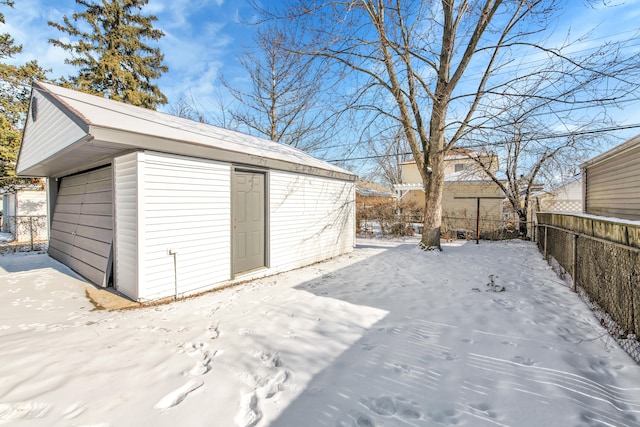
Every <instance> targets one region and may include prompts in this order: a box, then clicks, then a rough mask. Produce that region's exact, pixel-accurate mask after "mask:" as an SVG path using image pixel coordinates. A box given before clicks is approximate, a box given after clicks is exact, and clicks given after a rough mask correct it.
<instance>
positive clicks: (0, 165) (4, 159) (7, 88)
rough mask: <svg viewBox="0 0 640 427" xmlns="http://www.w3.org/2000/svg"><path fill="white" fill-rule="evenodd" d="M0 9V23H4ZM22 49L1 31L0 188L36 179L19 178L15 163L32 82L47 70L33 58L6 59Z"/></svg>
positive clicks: (7, 3) (3, 3)
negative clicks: (18, 62)
mask: <svg viewBox="0 0 640 427" xmlns="http://www.w3.org/2000/svg"><path fill="white" fill-rule="evenodd" d="M0 5H6V6H9V7H13V2H12V1H0ZM4 23H5V20H4V15H3V14H2V12H0V25H2V24H4ZM20 52H22V46H20V45H16V44H15V41H14V40H13V38H12V37H11V35H10V34H8V33H3V34H0V188H5V189H7V188H10V187H12V186H16V185H22V184H30V183H36V182H39V180H37V179H36V180H34V179H19V178H17V177H16V173H15V167H16V161H17V157H18V151H19V148H20V140H21V139H22V127H23V125H24V120H25V117H26V113H27V110H28V109H29V99H30V95H31V82H32V81H33V80H45V79H46V73H47V72H48V71H47V70H44V69H42V68H41V67H40V66H39V65H38V63H37V62H36V61H31V62H28V63H26V64H24V65H19V66H16V65H11V64H7V63H6V62H5V61H6V59H8V58H11V57H13V56H14V55H16V54H19V53H20Z"/></svg>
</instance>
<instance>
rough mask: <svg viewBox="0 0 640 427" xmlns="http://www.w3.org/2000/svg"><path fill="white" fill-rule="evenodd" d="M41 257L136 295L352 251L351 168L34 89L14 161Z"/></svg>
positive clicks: (61, 91)
mask: <svg viewBox="0 0 640 427" xmlns="http://www.w3.org/2000/svg"><path fill="white" fill-rule="evenodd" d="M17 172H18V174H20V175H21V176H32V177H47V178H49V179H48V197H49V215H50V222H51V224H50V230H51V237H50V241H49V254H50V255H51V256H52V257H53V258H55V259H57V260H59V261H61V262H62V263H64V264H66V265H68V266H69V267H71V268H72V269H73V270H75V271H77V272H78V273H80V274H81V275H83V276H84V277H85V278H87V279H88V280H90V281H91V282H93V283H95V284H97V285H100V286H108V285H113V286H114V287H115V288H116V289H117V290H118V291H120V292H121V293H123V294H125V295H127V296H128V297H130V298H132V299H133V300H136V301H149V300H155V299H160V298H165V297H172V296H175V297H178V296H182V295H187V294H193V293H197V292H201V291H205V290H208V289H212V288H215V287H220V286H223V285H225V284H228V283H230V282H233V281H239V280H247V279H250V278H255V277H259V276H265V275H269V274H274V273H278V272H281V271H286V270H290V269H294V268H297V267H301V266H304V265H308V264H311V263H314V262H317V261H321V260H323V259H327V258H330V257H334V256H337V255H340V254H342V253H346V252H349V251H351V250H353V246H354V244H355V224H354V220H355V206H354V205H355V176H354V175H353V174H351V173H349V172H347V171H345V170H343V169H340V168H338V167H336V166H334V165H331V164H328V163H326V162H323V161H321V160H318V159H315V158H313V157H311V156H309V155H308V154H306V153H304V152H302V151H299V150H296V149H294V148H292V147H289V146H284V145H281V144H277V143H275V142H272V141H267V140H264V139H260V138H256V137H252V136H249V135H244V134H240V133H237V132H232V131H228V130H224V129H220V128H217V127H214V126H209V125H206V124H203V123H197V122H194V121H191V120H186V119H182V118H178V117H173V116H170V115H167V114H163V113H159V112H156V111H152V110H147V109H143V108H138V107H134V106H131V105H127V104H123V103H120V102H115V101H112V100H108V99H104V98H101V97H96V96H92V95H87V94H84V93H80V92H76V91H73V90H70V89H65V88H61V87H57V86H54V85H49V84H43V83H34V86H33V91H32V97H31V104H30V108H29V114H28V116H27V123H26V126H25V131H24V137H23V142H22V146H21V150H20V154H19V158H18V166H17Z"/></svg>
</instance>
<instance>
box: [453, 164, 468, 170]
mask: <svg viewBox="0 0 640 427" xmlns="http://www.w3.org/2000/svg"><path fill="white" fill-rule="evenodd" d="M455 168H456V172H462V171H463V170H465V169H466V168H467V165H466V163H456V164H455Z"/></svg>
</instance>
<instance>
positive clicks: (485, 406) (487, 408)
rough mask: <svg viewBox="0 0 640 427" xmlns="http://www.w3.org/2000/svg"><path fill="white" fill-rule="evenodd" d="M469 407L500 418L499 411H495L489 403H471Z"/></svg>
mask: <svg viewBox="0 0 640 427" xmlns="http://www.w3.org/2000/svg"><path fill="white" fill-rule="evenodd" d="M469 407H470V408H471V409H474V410H475V411H477V412H480V413H481V414H484V415H486V416H487V417H489V418H498V414H497V412H495V411H493V410H492V408H491V405H489V404H488V403H472V404H469Z"/></svg>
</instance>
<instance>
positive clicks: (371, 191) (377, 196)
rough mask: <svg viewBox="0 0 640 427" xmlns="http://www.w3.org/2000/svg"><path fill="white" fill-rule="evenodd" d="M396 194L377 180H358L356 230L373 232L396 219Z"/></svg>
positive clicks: (367, 232)
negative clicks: (377, 182)
mask: <svg viewBox="0 0 640 427" xmlns="http://www.w3.org/2000/svg"><path fill="white" fill-rule="evenodd" d="M395 213H396V196H395V194H394V193H392V192H390V191H389V190H388V189H386V188H385V187H383V186H382V185H380V184H376V183H375V182H371V181H365V180H362V179H358V180H357V181H356V232H358V233H366V234H373V232H374V230H375V229H378V227H380V226H382V227H384V223H385V222H388V221H394V220H395Z"/></svg>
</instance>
